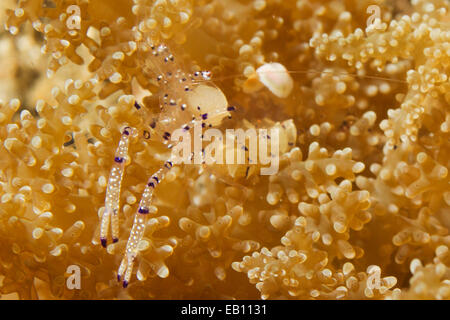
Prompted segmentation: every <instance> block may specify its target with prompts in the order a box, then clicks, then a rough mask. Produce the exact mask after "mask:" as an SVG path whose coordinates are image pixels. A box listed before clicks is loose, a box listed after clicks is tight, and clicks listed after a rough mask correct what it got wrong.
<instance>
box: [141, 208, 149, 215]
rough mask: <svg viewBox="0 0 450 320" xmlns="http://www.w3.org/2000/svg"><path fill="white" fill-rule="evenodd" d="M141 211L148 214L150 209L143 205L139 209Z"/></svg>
mask: <svg viewBox="0 0 450 320" xmlns="http://www.w3.org/2000/svg"><path fill="white" fill-rule="evenodd" d="M138 212H139V213H142V214H147V213H149V210H148V208H145V207H141V208H139V211H138Z"/></svg>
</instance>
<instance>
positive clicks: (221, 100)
mask: <svg viewBox="0 0 450 320" xmlns="http://www.w3.org/2000/svg"><path fill="white" fill-rule="evenodd" d="M141 50H142V51H143V55H144V56H145V57H146V63H147V64H149V65H150V68H152V70H158V71H159V74H157V76H156V81H157V82H158V83H160V95H161V99H160V106H159V107H160V112H159V113H158V114H156V115H154V118H151V119H150V118H149V119H146V120H148V121H147V122H150V123H151V124H150V127H151V128H149V130H151V132H152V133H153V138H154V139H156V140H159V141H161V142H163V143H164V144H165V145H167V147H168V148H172V147H173V145H172V144H170V143H169V142H170V140H171V139H170V138H171V136H172V133H173V132H174V130H176V129H181V130H184V131H191V130H193V128H194V127H195V126H200V127H201V128H206V127H213V126H217V125H219V124H220V123H221V122H222V120H223V119H224V118H227V117H230V111H232V110H234V107H230V106H228V103H227V99H226V97H225V95H224V94H223V93H222V91H221V90H220V89H218V88H217V87H216V86H214V85H213V84H212V83H210V82H209V80H210V73H209V72H207V71H203V72H195V73H193V74H188V73H185V72H184V71H182V70H180V69H179V68H178V65H177V64H176V63H175V58H174V56H173V55H172V54H171V52H170V51H169V49H168V48H167V47H166V46H165V45H159V46H157V47H154V46H148V47H147V46H145V45H144V46H143V47H142V48H141ZM197 79H201V80H205V81H208V82H198V81H196V80H197ZM135 107H136V109H138V110H141V111H142V116H143V117H152V116H151V115H150V114H149V113H148V112H147V111H145V109H144V108H142V107H141V106H140V105H139V104H138V103H137V102H136V103H135ZM136 132H137V129H136V128H129V127H128V128H125V130H124V131H123V133H122V136H121V139H120V142H119V146H118V148H117V150H116V153H115V158H114V164H113V167H112V169H111V173H110V177H109V180H108V186H107V191H106V198H105V211H104V213H103V216H102V220H101V235H100V241H101V244H102V245H103V246H104V247H106V246H107V236H108V230H109V226H111V229H112V238H113V240H112V241H113V242H117V241H118V237H119V234H118V233H119V222H118V212H119V209H120V207H119V199H120V192H121V182H122V179H123V176H124V169H125V165H126V163H127V161H131V160H130V156H129V154H128V148H129V144H130V141H131V137H132V136H134V135H136ZM174 160H175V155H172V156H171V157H170V158H169V159H168V160H167V161H165V162H164V164H163V166H162V167H161V168H160V169H159V170H158V171H156V172H155V173H154V174H152V175H151V176H150V177H149V179H148V181H147V184H146V187H145V189H144V192H143V194H142V196H141V200H140V202H139V207H138V209H137V212H136V214H135V218H134V223H133V226H132V228H131V233H130V235H129V237H128V243H127V246H126V249H125V254H124V257H123V259H122V261H121V263H120V267H119V270H118V275H117V278H118V280H119V281H121V280H122V281H123V287H127V285H128V283H129V281H130V278H131V275H132V271H133V264H134V261H135V259H136V256H137V253H138V250H137V247H138V244H139V242H140V241H141V240H142V238H143V235H144V232H145V225H146V223H147V220H148V217H149V215H150V214H152V213H154V212H155V210H154V208H153V207H152V206H151V203H152V198H153V193H154V191H155V189H156V188H157V186H158V185H159V184H160V183H161V182H162V181H163V180H164V178H165V176H166V174H167V172H168V171H170V170H171V169H172V167H173V165H174Z"/></svg>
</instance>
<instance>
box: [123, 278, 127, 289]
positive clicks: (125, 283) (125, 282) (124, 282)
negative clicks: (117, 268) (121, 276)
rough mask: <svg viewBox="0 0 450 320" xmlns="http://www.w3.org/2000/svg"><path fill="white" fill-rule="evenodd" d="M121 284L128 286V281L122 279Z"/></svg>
mask: <svg viewBox="0 0 450 320" xmlns="http://www.w3.org/2000/svg"><path fill="white" fill-rule="evenodd" d="M122 286H123V287H124V288H126V287H128V281H126V280H124V281H123V282H122Z"/></svg>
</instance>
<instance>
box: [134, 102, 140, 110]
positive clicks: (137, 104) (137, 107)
mask: <svg viewBox="0 0 450 320" xmlns="http://www.w3.org/2000/svg"><path fill="white" fill-rule="evenodd" d="M134 107H135V108H136V109H138V110H139V109H140V108H141V106H140V105H139V103H137V102H134Z"/></svg>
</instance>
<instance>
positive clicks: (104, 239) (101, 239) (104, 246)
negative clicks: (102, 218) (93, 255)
mask: <svg viewBox="0 0 450 320" xmlns="http://www.w3.org/2000/svg"><path fill="white" fill-rule="evenodd" d="M100 242H101V244H102V247H103V248H106V245H107V243H108V241H107V240H106V238H100Z"/></svg>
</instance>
